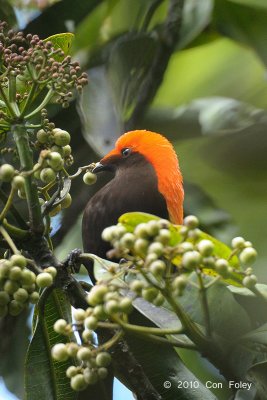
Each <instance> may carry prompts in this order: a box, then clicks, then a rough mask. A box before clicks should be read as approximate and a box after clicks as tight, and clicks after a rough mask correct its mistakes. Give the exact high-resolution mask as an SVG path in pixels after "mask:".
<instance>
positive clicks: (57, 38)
mask: <svg viewBox="0 0 267 400" xmlns="http://www.w3.org/2000/svg"><path fill="white" fill-rule="evenodd" d="M73 40H74V34H73V33H70V32H66V33H58V34H56V35H52V36H49V37H48V38H46V39H45V40H44V41H45V42H51V43H52V44H53V47H54V48H55V49H61V50H62V51H63V53H64V56H63V57H60V56H56V57H55V59H56V60H57V61H61V60H62V59H63V58H64V57H65V56H67V55H68V54H70V50H71V45H72V42H73Z"/></svg>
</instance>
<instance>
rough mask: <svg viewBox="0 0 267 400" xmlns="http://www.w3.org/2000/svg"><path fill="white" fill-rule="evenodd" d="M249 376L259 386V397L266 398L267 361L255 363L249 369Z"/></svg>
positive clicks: (260, 398) (262, 399) (263, 399)
mask: <svg viewBox="0 0 267 400" xmlns="http://www.w3.org/2000/svg"><path fill="white" fill-rule="evenodd" d="M247 376H248V379H249V380H250V381H252V382H253V383H254V385H255V386H256V388H257V395H258V397H257V399H259V400H265V399H266V392H267V380H266V376H267V362H266V361H265V362H260V363H257V364H255V365H253V366H252V367H251V368H250V370H249V371H248V374H247Z"/></svg>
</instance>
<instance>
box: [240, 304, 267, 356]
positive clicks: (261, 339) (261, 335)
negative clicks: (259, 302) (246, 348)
mask: <svg viewBox="0 0 267 400" xmlns="http://www.w3.org/2000/svg"><path fill="white" fill-rule="evenodd" d="M266 308H267V307H266ZM242 340H246V341H247V340H248V341H251V342H253V343H260V344H263V345H264V346H265V347H266V349H267V323H266V324H264V325H262V326H260V327H259V328H258V329H255V330H254V331H250V332H248V333H246V334H245V335H244V336H243V337H242Z"/></svg>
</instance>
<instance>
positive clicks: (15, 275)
mask: <svg viewBox="0 0 267 400" xmlns="http://www.w3.org/2000/svg"><path fill="white" fill-rule="evenodd" d="M21 277H22V270H21V268H20V267H16V266H15V267H12V268H11V270H10V271H9V279H11V280H13V281H20V280H21Z"/></svg>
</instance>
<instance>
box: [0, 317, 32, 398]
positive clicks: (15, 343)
mask: <svg viewBox="0 0 267 400" xmlns="http://www.w3.org/2000/svg"><path fill="white" fill-rule="evenodd" d="M29 311H30V310H27V309H25V310H24V311H23V312H22V313H21V314H20V315H18V316H17V317H16V318H14V317H11V316H10V315H8V316H6V317H5V318H1V321H0V336H1V344H0V354H1V357H0V376H1V377H2V378H3V380H4V383H5V385H6V386H7V388H8V390H9V391H11V392H12V393H14V394H15V395H16V396H17V397H18V398H23V393H24V382H23V372H24V362H25V356H26V351H27V348H28V346H29V335H30V329H29V326H28V324H27V320H28V318H29ZM0 397H1V396H0Z"/></svg>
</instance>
